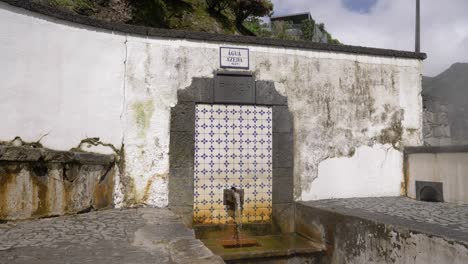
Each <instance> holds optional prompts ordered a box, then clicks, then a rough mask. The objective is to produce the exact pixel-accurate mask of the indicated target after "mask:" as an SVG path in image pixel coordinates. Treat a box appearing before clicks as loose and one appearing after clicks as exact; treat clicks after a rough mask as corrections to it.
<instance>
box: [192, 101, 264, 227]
mask: <svg viewBox="0 0 468 264" xmlns="http://www.w3.org/2000/svg"><path fill="white" fill-rule="evenodd" d="M194 171H195V173H194V176H195V178H194V186H195V189H194V194H195V198H194V223H195V224H224V223H227V222H230V221H232V219H230V217H228V216H227V214H226V212H225V208H224V205H223V190H224V189H228V188H230V187H231V186H235V187H236V188H240V189H244V193H245V197H244V200H245V204H244V212H243V217H242V221H243V222H244V223H265V222H269V221H270V219H271V210H272V109H271V107H265V106H247V105H205V104H199V105H196V109H195V168H194Z"/></svg>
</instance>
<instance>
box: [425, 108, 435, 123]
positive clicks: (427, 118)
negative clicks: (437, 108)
mask: <svg viewBox="0 0 468 264" xmlns="http://www.w3.org/2000/svg"><path fill="white" fill-rule="evenodd" d="M423 119H424V122H429V123H433V122H434V113H432V112H429V111H424V112H423Z"/></svg>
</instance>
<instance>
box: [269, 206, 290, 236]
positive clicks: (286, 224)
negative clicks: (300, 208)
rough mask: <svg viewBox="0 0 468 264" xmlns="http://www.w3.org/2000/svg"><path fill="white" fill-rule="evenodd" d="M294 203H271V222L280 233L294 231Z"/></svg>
mask: <svg viewBox="0 0 468 264" xmlns="http://www.w3.org/2000/svg"><path fill="white" fill-rule="evenodd" d="M294 206H295V205H294V203H281V204H273V213H272V216H273V222H274V224H275V225H276V226H277V227H278V228H279V229H280V230H281V232H282V233H292V232H294V231H295V224H294V211H295V210H294Z"/></svg>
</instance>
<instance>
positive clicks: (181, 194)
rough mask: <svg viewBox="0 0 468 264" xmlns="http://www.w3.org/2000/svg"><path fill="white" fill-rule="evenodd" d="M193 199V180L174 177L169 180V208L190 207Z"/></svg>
mask: <svg viewBox="0 0 468 264" xmlns="http://www.w3.org/2000/svg"><path fill="white" fill-rule="evenodd" d="M193 197H194V196H193V179H191V178H176V177H172V178H170V179H169V205H170V206H191V205H193Z"/></svg>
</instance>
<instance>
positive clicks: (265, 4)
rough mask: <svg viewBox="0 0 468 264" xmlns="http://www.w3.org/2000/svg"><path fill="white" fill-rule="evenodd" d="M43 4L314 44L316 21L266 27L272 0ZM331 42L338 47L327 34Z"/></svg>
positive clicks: (117, 18)
mask: <svg viewBox="0 0 468 264" xmlns="http://www.w3.org/2000/svg"><path fill="white" fill-rule="evenodd" d="M33 1H35V2H39V3H42V4H46V5H49V6H53V7H56V8H60V9H65V10H67V11H70V12H73V13H77V14H80V15H86V16H90V17H93V18H97V19H103V20H107V21H112V22H120V23H128V24H134V25H143V26H150V27H159V28H169V29H181V30H188V31H205V32H213V33H223V34H242V35H253V36H259V37H266V38H279V39H289V40H306V41H312V40H313V37H314V34H315V29H316V27H315V21H313V20H312V21H304V22H303V24H302V26H301V29H300V30H301V31H302V33H301V34H299V35H298V34H291V30H290V29H291V28H292V25H291V24H289V23H286V22H275V23H272V24H271V25H269V24H266V23H264V22H263V20H262V19H261V18H262V17H265V16H270V15H271V14H272V12H273V4H272V3H271V0H33ZM319 28H320V29H323V30H322V32H323V33H324V34H326V36H327V38H328V41H329V43H334V44H335V43H336V44H339V41H337V40H335V39H333V37H332V36H331V35H330V33H328V32H326V31H325V26H324V25H323V24H320V25H319Z"/></svg>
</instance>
